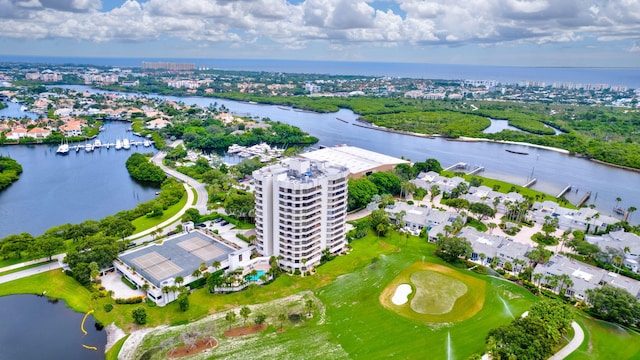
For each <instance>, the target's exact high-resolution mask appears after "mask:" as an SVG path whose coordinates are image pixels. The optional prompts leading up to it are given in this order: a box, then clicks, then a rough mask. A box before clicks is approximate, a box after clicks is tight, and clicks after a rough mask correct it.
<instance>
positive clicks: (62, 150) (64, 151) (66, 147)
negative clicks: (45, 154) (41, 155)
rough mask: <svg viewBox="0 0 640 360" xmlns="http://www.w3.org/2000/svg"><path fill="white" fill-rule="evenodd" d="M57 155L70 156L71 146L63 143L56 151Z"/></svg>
mask: <svg viewBox="0 0 640 360" xmlns="http://www.w3.org/2000/svg"><path fill="white" fill-rule="evenodd" d="M56 154H60V155H67V154H69V144H67V143H62V144H60V146H58V150H56Z"/></svg>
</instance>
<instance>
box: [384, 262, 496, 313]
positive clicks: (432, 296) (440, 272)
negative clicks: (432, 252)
mask: <svg viewBox="0 0 640 360" xmlns="http://www.w3.org/2000/svg"><path fill="white" fill-rule="evenodd" d="M400 284H410V285H411V287H412V289H413V292H412V294H411V299H410V301H409V302H407V303H406V304H401V305H396V304H394V303H393V301H392V300H391V299H392V297H393V295H394V293H395V291H396V289H397V288H398V285H400ZM485 291H486V282H485V281H483V280H481V279H478V278H476V277H473V276H468V275H466V274H464V273H462V272H460V271H458V270H456V269H453V268H450V267H447V266H442V265H438V264H433V263H427V262H416V263H413V264H411V266H408V267H407V268H406V269H402V271H401V272H400V274H399V275H398V276H397V277H396V278H395V279H393V280H392V281H391V282H390V283H389V285H388V286H387V287H386V288H385V289H384V290H383V291H382V294H381V295H380V303H381V304H382V305H383V306H384V307H386V308H387V309H389V310H391V311H394V312H396V313H398V314H400V315H402V316H405V317H408V318H411V319H415V320H421V321H425V322H430V323H449V322H458V321H462V320H466V319H468V318H470V317H471V316H473V315H475V314H477V313H478V311H480V309H482V306H483V304H484V299H485Z"/></svg>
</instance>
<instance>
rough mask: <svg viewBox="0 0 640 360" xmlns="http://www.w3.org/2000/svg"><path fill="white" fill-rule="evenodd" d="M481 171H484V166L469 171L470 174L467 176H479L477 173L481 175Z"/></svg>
mask: <svg viewBox="0 0 640 360" xmlns="http://www.w3.org/2000/svg"><path fill="white" fill-rule="evenodd" d="M481 171H484V166H478V167H477V168H475V169H473V170H471V171H469V172H468V173H467V175H475V174H477V173H479V172H481Z"/></svg>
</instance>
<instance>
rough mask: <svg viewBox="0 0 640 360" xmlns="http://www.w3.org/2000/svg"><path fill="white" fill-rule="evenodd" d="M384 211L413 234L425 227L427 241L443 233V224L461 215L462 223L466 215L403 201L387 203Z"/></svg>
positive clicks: (434, 239)
mask: <svg viewBox="0 0 640 360" xmlns="http://www.w3.org/2000/svg"><path fill="white" fill-rule="evenodd" d="M375 207H377V205H375ZM384 211H385V212H386V213H388V214H389V217H390V218H392V219H394V220H396V221H397V222H400V221H402V222H404V223H405V229H406V230H407V231H410V232H411V233H412V234H414V235H418V234H420V232H421V231H422V229H423V228H425V229H426V231H427V233H428V238H429V241H432V242H433V241H436V239H437V238H438V234H445V233H446V230H445V226H447V225H449V226H451V225H452V224H453V222H454V221H455V220H456V218H457V217H462V219H461V220H462V223H463V224H464V222H465V221H466V216H463V215H461V214H459V213H457V212H455V211H440V210H438V209H432V208H428V207H424V208H423V207H419V206H414V205H409V204H407V203H404V202H397V203H395V204H394V205H389V206H387V207H385V208H384ZM401 214H402V215H401ZM400 218H402V219H400Z"/></svg>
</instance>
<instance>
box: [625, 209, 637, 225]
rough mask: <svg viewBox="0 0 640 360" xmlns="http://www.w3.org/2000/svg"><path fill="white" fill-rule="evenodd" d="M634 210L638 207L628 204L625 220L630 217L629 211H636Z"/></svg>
mask: <svg viewBox="0 0 640 360" xmlns="http://www.w3.org/2000/svg"><path fill="white" fill-rule="evenodd" d="M636 210H638V209H636V207H635V206H630V207H629V208H628V209H627V219H626V220H627V222H629V218H630V217H631V213H632V212H634V211H636Z"/></svg>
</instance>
